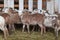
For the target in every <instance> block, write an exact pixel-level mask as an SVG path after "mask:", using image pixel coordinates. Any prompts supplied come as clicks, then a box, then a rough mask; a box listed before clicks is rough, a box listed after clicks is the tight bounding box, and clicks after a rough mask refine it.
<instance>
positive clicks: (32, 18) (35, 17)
mask: <svg viewBox="0 0 60 40" xmlns="http://www.w3.org/2000/svg"><path fill="white" fill-rule="evenodd" d="M21 21H22V23H23V24H24V25H27V29H28V32H29V25H30V24H31V25H36V24H38V25H39V26H40V27H41V34H42V33H43V21H44V15H42V14H38V13H36V14H29V13H23V14H22V16H21ZM24 25H23V31H24V28H25V26H24Z"/></svg>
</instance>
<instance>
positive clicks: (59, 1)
mask: <svg viewBox="0 0 60 40" xmlns="http://www.w3.org/2000/svg"><path fill="white" fill-rule="evenodd" d="M58 11H59V13H60V0H58Z"/></svg>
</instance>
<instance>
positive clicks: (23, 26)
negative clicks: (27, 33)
mask: <svg viewBox="0 0 60 40" xmlns="http://www.w3.org/2000/svg"><path fill="white" fill-rule="evenodd" d="M24 28H25V24H23V30H22V32H24Z"/></svg>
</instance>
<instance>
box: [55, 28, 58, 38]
mask: <svg viewBox="0 0 60 40" xmlns="http://www.w3.org/2000/svg"><path fill="white" fill-rule="evenodd" d="M55 35H56V39H58V28H57V27H55Z"/></svg>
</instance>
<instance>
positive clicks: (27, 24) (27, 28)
mask: <svg viewBox="0 0 60 40" xmlns="http://www.w3.org/2000/svg"><path fill="white" fill-rule="evenodd" d="M27 29H28V33H30V31H29V24H27Z"/></svg>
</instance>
